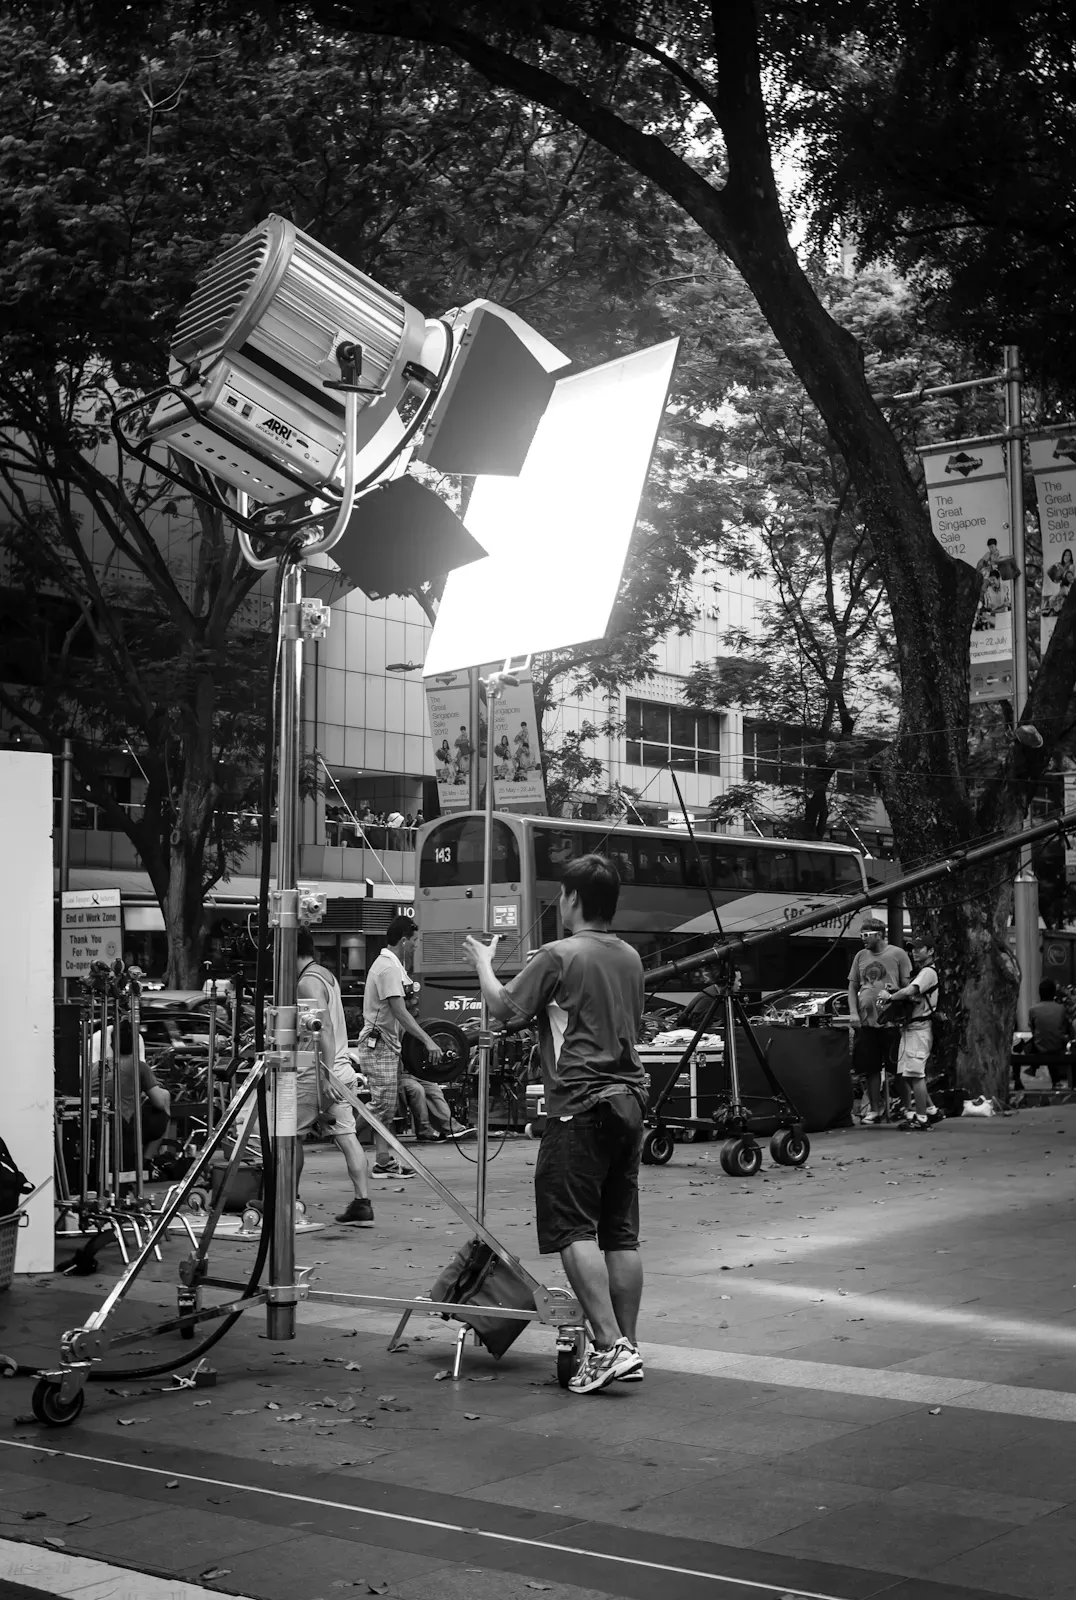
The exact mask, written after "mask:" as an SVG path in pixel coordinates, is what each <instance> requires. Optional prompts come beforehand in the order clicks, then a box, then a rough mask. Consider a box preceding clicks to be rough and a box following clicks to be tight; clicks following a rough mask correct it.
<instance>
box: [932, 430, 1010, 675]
mask: <svg viewBox="0 0 1076 1600" xmlns="http://www.w3.org/2000/svg"><path fill="white" fill-rule="evenodd" d="M919 453H920V455H921V456H922V458H923V471H924V473H925V475H926V485H927V504H928V505H929V507H930V524H931V527H932V528H933V530H934V537H935V538H936V539H937V541H938V543H939V544H940V545H941V547H942V549H943V550H945V551H946V553H947V554H948V555H951V556H953V557H955V558H956V559H957V560H958V561H966V562H967V563H968V565H969V566H973V567H974V568H975V570H976V571H977V572H978V573H980V575H981V576H982V580H983V586H982V592H981V594H980V596H979V608H978V610H977V611H976V613H975V622H974V624H973V626H972V634H971V698H972V700H973V701H983V700H1011V699H1012V697H1013V694H1014V692H1015V680H1014V676H1013V635H1012V607H1013V586H1012V580H1011V579H1009V578H1003V577H1002V576H1001V574H1000V573H999V571H998V567H999V565H1000V563H1001V562H1002V561H1004V560H1005V559H1006V557H1011V556H1012V528H1011V526H1010V521H1009V486H1008V482H1007V480H1006V477H1005V452H1004V448H1003V446H1002V445H1000V444H985V443H984V444H979V443H977V442H976V441H974V440H972V441H965V442H964V443H962V444H960V445H959V446H956V447H954V446H953V445H951V444H934V445H930V446H929V447H928V448H927V449H925V450H921V451H920V452H919Z"/></svg>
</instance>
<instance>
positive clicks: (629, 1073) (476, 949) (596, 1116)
mask: <svg viewBox="0 0 1076 1600" xmlns="http://www.w3.org/2000/svg"><path fill="white" fill-rule="evenodd" d="M619 893H620V877H619V874H618V873H617V870H616V868H615V867H614V866H613V865H612V863H611V862H609V861H607V860H606V859H605V857H604V856H600V855H587V856H581V857H579V858H578V859H577V860H575V861H572V862H570V863H569V865H568V866H567V867H566V868H565V871H564V875H563V877H562V879H561V888H560V906H559V909H560V916H561V922H562V924H563V926H564V929H565V932H566V933H567V935H568V937H567V938H565V939H555V940H553V941H552V943H550V944H546V945H543V946H542V947H541V949H540V950H538V951H537V952H536V953H535V955H534V956H533V958H532V959H531V960H530V961H529V962H528V963H527V965H526V966H525V967H524V968H523V971H522V972H520V973H518V974H517V976H516V977H514V978H513V979H512V980H511V982H510V983H508V984H507V985H504V984H502V983H501V981H500V979H499V978H498V977H497V975H496V973H495V972H494V970H493V957H494V952H495V950H496V946H497V941H496V939H494V940H493V943H492V944H491V945H485V944H482V943H481V942H480V941H479V940H478V939H474V938H468V939H466V940H465V941H464V950H465V952H466V955H467V958H468V960H470V961H471V962H472V964H473V965H474V966H475V968H476V969H477V972H478V980H479V983H480V985H481V988H482V996H483V998H484V1000H485V1001H486V1004H487V1005H488V1007H489V1010H490V1012H491V1014H492V1015H493V1016H495V1017H500V1018H501V1019H502V1020H505V1021H507V1020H509V1019H514V1018H526V1017H535V1018H536V1019H537V1022H538V1035H539V1043H540V1049H541V1057H542V1076H543V1079H544V1081H545V1098H546V1113H547V1121H546V1127H545V1132H544V1133H543V1135H542V1147H541V1150H540V1151H539V1154H538V1163H537V1166H536V1168H535V1173H534V1190H535V1199H536V1202H537V1215H538V1247H539V1249H540V1250H541V1251H542V1253H543V1255H550V1254H552V1253H554V1252H556V1251H559V1252H560V1258H561V1261H562V1262H563V1263H564V1270H565V1272H566V1273H567V1275H568V1281H569V1283H570V1284H571V1286H572V1288H573V1290H574V1291H575V1294H576V1296H577V1297H578V1299H579V1302H580V1304H581V1305H582V1307H583V1310H584V1311H585V1312H586V1316H587V1321H588V1322H589V1324H590V1328H591V1332H592V1342H591V1343H590V1344H589V1345H588V1348H587V1352H586V1355H585V1356H584V1358H583V1361H582V1364H581V1366H580V1368H579V1371H578V1372H577V1373H576V1375H575V1377H574V1378H572V1380H571V1382H570V1384H569V1385H568V1387H569V1389H570V1390H571V1392H572V1393H573V1394H591V1393H593V1392H594V1391H595V1390H597V1389H604V1388H605V1387H606V1385H608V1384H610V1383H613V1382H614V1381H615V1380H616V1379H621V1380H623V1381H626V1382H633V1383H637V1382H639V1381H640V1380H641V1378H642V1376H643V1361H642V1356H641V1355H640V1354H639V1348H638V1345H637V1343H636V1323H637V1321H638V1316H639V1305H640V1301H641V1300H642V1292H643V1268H642V1262H641V1261H640V1259H639V1157H640V1153H641V1150H642V1132H643V1109H644V1106H645V1104H646V1077H645V1074H644V1072H643V1069H642V1067H641V1066H640V1064H639V1057H638V1054H637V1052H636V1048H635V1042H636V1039H637V1037H638V1032H639V1025H640V1021H641V1018H642V1012H643V966H642V962H641V961H640V960H639V955H638V952H637V951H636V950H635V949H633V947H632V946H631V945H629V944H625V943H624V941H623V940H622V939H618V938H617V936H616V934H614V933H612V932H610V926H609V925H610V923H611V922H612V920H613V917H614V915H615V913H616V905H617V898H618V896H619Z"/></svg>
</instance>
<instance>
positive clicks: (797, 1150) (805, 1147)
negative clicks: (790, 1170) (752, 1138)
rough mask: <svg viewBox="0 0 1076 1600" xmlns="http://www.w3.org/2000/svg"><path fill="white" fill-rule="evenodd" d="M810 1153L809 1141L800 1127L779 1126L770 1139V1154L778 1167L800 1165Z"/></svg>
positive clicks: (802, 1164)
mask: <svg viewBox="0 0 1076 1600" xmlns="http://www.w3.org/2000/svg"><path fill="white" fill-rule="evenodd" d="M810 1153H811V1141H810V1139H808V1137H807V1135H806V1134H805V1133H804V1132H803V1130H802V1129H801V1128H780V1129H778V1131H777V1132H776V1133H775V1134H774V1136H773V1138H772V1139H771V1140H770V1155H771V1156H772V1157H773V1159H774V1161H776V1163H777V1165H778V1166H779V1167H802V1166H804V1165H805V1164H806V1161H807V1157H808V1156H809V1155H810Z"/></svg>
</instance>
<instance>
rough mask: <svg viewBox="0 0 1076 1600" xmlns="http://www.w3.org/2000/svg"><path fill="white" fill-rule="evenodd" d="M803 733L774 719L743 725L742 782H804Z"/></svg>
mask: <svg viewBox="0 0 1076 1600" xmlns="http://www.w3.org/2000/svg"><path fill="white" fill-rule="evenodd" d="M804 768H805V762H804V755H803V735H802V733H798V732H796V731H795V730H794V729H792V728H782V727H781V726H780V724H778V723H774V722H755V721H753V720H752V719H751V718H749V717H745V718H744V724H743V775H744V781H745V783H768V784H781V783H784V784H794V785H796V786H797V787H802V786H803V784H804V782H805V777H806V774H805V770H804Z"/></svg>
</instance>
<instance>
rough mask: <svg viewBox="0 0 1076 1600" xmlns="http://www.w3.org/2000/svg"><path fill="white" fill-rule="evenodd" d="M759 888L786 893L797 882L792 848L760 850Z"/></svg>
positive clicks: (775, 892)
mask: <svg viewBox="0 0 1076 1600" xmlns="http://www.w3.org/2000/svg"><path fill="white" fill-rule="evenodd" d="M758 857H759V888H760V889H763V890H768V891H769V892H770V893H771V894H785V893H787V892H788V890H790V889H792V888H793V887H794V884H795V877H794V872H793V859H792V852H791V851H790V850H760V851H759V852H758Z"/></svg>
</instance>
